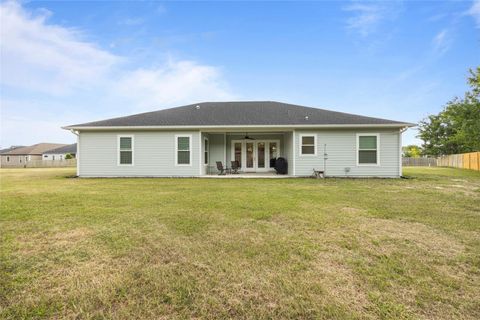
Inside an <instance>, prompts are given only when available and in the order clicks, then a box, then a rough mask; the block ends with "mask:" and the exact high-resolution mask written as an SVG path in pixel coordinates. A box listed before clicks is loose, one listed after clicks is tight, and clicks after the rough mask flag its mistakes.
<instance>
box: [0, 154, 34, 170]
mask: <svg viewBox="0 0 480 320" xmlns="http://www.w3.org/2000/svg"><path fill="white" fill-rule="evenodd" d="M31 160H42V156H41V155H6V154H2V155H1V156H0V164H1V165H0V167H2V168H23V167H25V166H26V164H27V162H28V161H31Z"/></svg>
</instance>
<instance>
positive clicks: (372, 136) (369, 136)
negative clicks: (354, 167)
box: [357, 133, 379, 165]
mask: <svg viewBox="0 0 480 320" xmlns="http://www.w3.org/2000/svg"><path fill="white" fill-rule="evenodd" d="M378 140H379V136H378V134H376V133H365V134H357V150H358V151H357V152H358V154H357V164H358V165H378Z"/></svg>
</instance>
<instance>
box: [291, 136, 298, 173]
mask: <svg viewBox="0 0 480 320" xmlns="http://www.w3.org/2000/svg"><path fill="white" fill-rule="evenodd" d="M295 142H296V137H295V129H293V131H292V144H293V162H292V164H293V175H294V176H295V175H296V172H295V170H296V168H297V166H296V165H295V158H296V154H297V144H296V143H295Z"/></svg>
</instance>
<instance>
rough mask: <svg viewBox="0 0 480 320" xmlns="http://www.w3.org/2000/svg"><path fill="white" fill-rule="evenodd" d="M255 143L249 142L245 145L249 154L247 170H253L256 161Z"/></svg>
mask: <svg viewBox="0 0 480 320" xmlns="http://www.w3.org/2000/svg"><path fill="white" fill-rule="evenodd" d="M253 145H254V143H253V142H247V143H246V144H245V149H246V150H245V151H246V153H247V161H246V162H247V163H246V164H247V169H253V167H254V166H253V160H254V153H253Z"/></svg>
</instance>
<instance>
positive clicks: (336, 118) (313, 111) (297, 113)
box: [66, 101, 407, 129]
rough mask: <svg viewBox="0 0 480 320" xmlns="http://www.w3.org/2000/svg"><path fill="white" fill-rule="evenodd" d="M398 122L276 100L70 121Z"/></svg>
mask: <svg viewBox="0 0 480 320" xmlns="http://www.w3.org/2000/svg"><path fill="white" fill-rule="evenodd" d="M369 124H370V125H398V126H399V127H400V126H402V125H403V126H405V125H406V124H407V123H405V122H399V121H392V120H386V119H380V118H372V117H366V116H360V115H355V114H349V113H343V112H336V111H330V110H325V109H317V108H311V107H304V106H299V105H293V104H288V103H281V102H274V101H244V102H202V103H196V104H191V105H186V106H182V107H176V108H171V109H164V110H158V111H153V112H146V113H140V114H135V115H131V116H126V117H120V118H113V119H107V120H102V121H95V122H88V123H82V124H77V125H71V126H68V127H66V129H69V128H81V127H128V126H134V127H142V126H242V125H244V126H262V125H285V126H290V125H312V126H315V125H369Z"/></svg>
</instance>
